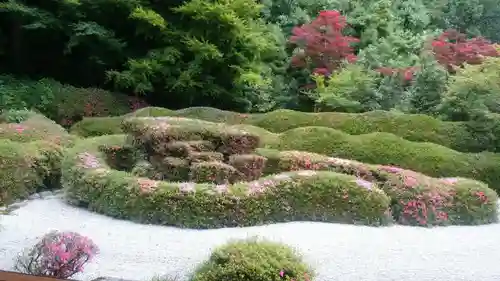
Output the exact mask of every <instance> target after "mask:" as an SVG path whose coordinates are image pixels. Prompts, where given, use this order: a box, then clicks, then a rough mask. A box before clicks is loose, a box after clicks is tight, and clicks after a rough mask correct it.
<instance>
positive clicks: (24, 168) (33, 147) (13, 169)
mask: <svg viewBox="0 0 500 281" xmlns="http://www.w3.org/2000/svg"><path fill="white" fill-rule="evenodd" d="M62 153H63V151H62V148H61V147H60V146H59V145H56V144H54V143H53V142H47V141H36V142H29V143H19V142H13V141H10V140H7V139H0V205H3V204H9V203H12V202H13V201H14V200H16V199H24V198H26V197H27V196H28V195H30V194H32V193H34V192H36V191H40V190H44V189H54V188H59V187H60V186H59V182H60V180H59V179H60V170H61V169H60V161H61V158H62Z"/></svg>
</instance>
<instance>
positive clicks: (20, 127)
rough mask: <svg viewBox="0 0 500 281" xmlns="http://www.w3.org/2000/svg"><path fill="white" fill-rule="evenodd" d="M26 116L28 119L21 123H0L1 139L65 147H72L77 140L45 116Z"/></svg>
mask: <svg viewBox="0 0 500 281" xmlns="http://www.w3.org/2000/svg"><path fill="white" fill-rule="evenodd" d="M12 114H15V113H13V112H12ZM11 116H12V115H11ZM26 116H27V117H26V119H24V120H22V121H20V122H15V123H0V139H9V140H12V141H16V142H23V143H25V142H31V141H36V140H47V141H52V142H54V143H57V144H61V145H64V146H67V145H71V144H72V143H73V141H74V140H75V139H76V137H75V136H72V135H70V134H68V132H67V131H66V130H65V129H64V128H63V127H61V126H60V125H58V124H56V123H55V122H54V121H52V120H50V119H48V118H46V117H45V116H43V115H40V114H35V113H29V114H26Z"/></svg>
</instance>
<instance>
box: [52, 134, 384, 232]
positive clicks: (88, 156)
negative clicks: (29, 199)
mask: <svg viewBox="0 0 500 281" xmlns="http://www.w3.org/2000/svg"><path fill="white" fill-rule="evenodd" d="M125 142H126V137H125V136H123V135H112V136H102V137H96V138H88V139H84V140H80V141H78V142H77V143H76V144H75V146H73V147H72V148H69V149H68V151H67V153H66V154H65V157H64V160H63V164H62V165H63V166H62V183H63V185H64V187H65V189H66V192H67V194H68V200H69V201H70V202H72V203H73V204H81V205H84V206H87V208H89V209H90V210H93V211H96V212H99V213H104V214H107V215H109V216H112V217H118V218H128V219H131V220H134V221H141V222H146V223H155V224H164V225H175V226H179V227H190V228H216V227H231V226H249V225H260V224H266V223H273V222H283V221H290V220H312V221H326V222H345V223H358V224H368V225H384V224H388V223H389V222H390V213H389V211H388V210H389V203H390V200H389V198H388V197H387V195H386V194H385V193H384V192H383V191H381V190H380V189H378V188H377V187H376V185H373V187H372V188H371V189H367V188H362V187H360V186H359V184H358V183H357V178H356V177H354V176H349V175H343V174H338V173H335V172H329V171H323V172H313V171H299V172H290V173H285V174H279V175H272V176H269V177H264V178H261V179H259V180H257V181H252V182H246V183H245V182H242V183H237V184H233V185H214V184H194V183H174V182H165V181H154V180H150V179H146V178H137V177H135V176H133V175H132V174H130V173H127V172H123V171H117V170H111V169H110V167H109V166H108V165H107V164H106V163H105V158H104V157H105V155H104V154H103V153H102V152H100V151H99V149H98V147H99V145H101V144H104V143H105V144H107V145H110V146H111V145H123V144H124V143H125ZM346 196H347V197H348V198H349V199H350V200H346V199H345V198H346ZM324 198H328V200H324Z"/></svg>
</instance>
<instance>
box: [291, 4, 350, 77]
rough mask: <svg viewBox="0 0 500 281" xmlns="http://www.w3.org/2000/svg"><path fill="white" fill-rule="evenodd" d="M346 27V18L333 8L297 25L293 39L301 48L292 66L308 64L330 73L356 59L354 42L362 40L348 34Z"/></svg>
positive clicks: (315, 70) (293, 42)
mask: <svg viewBox="0 0 500 281" xmlns="http://www.w3.org/2000/svg"><path fill="white" fill-rule="evenodd" d="M346 26H347V23H346V18H345V17H344V16H342V15H341V14H340V12H339V11H335V10H332V11H321V12H320V13H319V15H318V17H317V18H316V19H314V20H313V21H312V22H310V23H308V24H304V25H302V26H297V27H294V28H293V30H292V36H291V37H290V42H291V43H292V44H295V45H297V46H298V47H299V48H300V50H299V52H298V53H296V54H295V55H294V56H293V57H292V66H295V67H308V68H311V69H313V72H314V73H317V74H322V75H325V76H327V75H329V74H331V73H332V72H333V71H335V70H337V69H339V68H340V67H341V65H342V62H343V61H344V60H347V61H348V62H354V61H356V55H354V49H353V48H352V47H351V44H352V43H354V42H359V39H357V38H354V37H350V36H344V35H343V34H342V31H343V30H344V28H345V27H346Z"/></svg>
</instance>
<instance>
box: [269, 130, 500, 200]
mask: <svg viewBox="0 0 500 281" xmlns="http://www.w3.org/2000/svg"><path fill="white" fill-rule="evenodd" d="M269 148H275V149H278V150H301V151H307V152H314V153H319V154H324V155H330V156H335V157H340V158H346V159H353V160H357V161H361V162H365V163H373V164H384V165H396V166H400V167H402V168H405V169H411V170H414V171H417V172H421V173H423V174H426V175H429V176H433V177H453V176H461V177H468V178H472V179H477V180H481V181H484V182H485V183H487V184H489V186H490V188H492V189H494V190H496V191H500V185H499V184H498V183H499V182H500V176H499V175H500V165H498V163H499V161H500V156H499V155H495V154H484V153H483V154H467V153H461V152H458V151H454V150H451V149H449V148H446V147H443V146H440V145H436V144H432V143H416V142H410V141H407V140H404V139H402V138H399V137H397V136H394V135H392V134H387V133H371V134H365V135H355V136H353V135H348V134H345V133H343V132H341V131H338V130H334V129H330V128H325V127H302V128H297V129H292V130H289V131H287V132H284V133H283V134H281V135H280V141H279V142H277V143H275V144H273V145H270V146H269Z"/></svg>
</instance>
